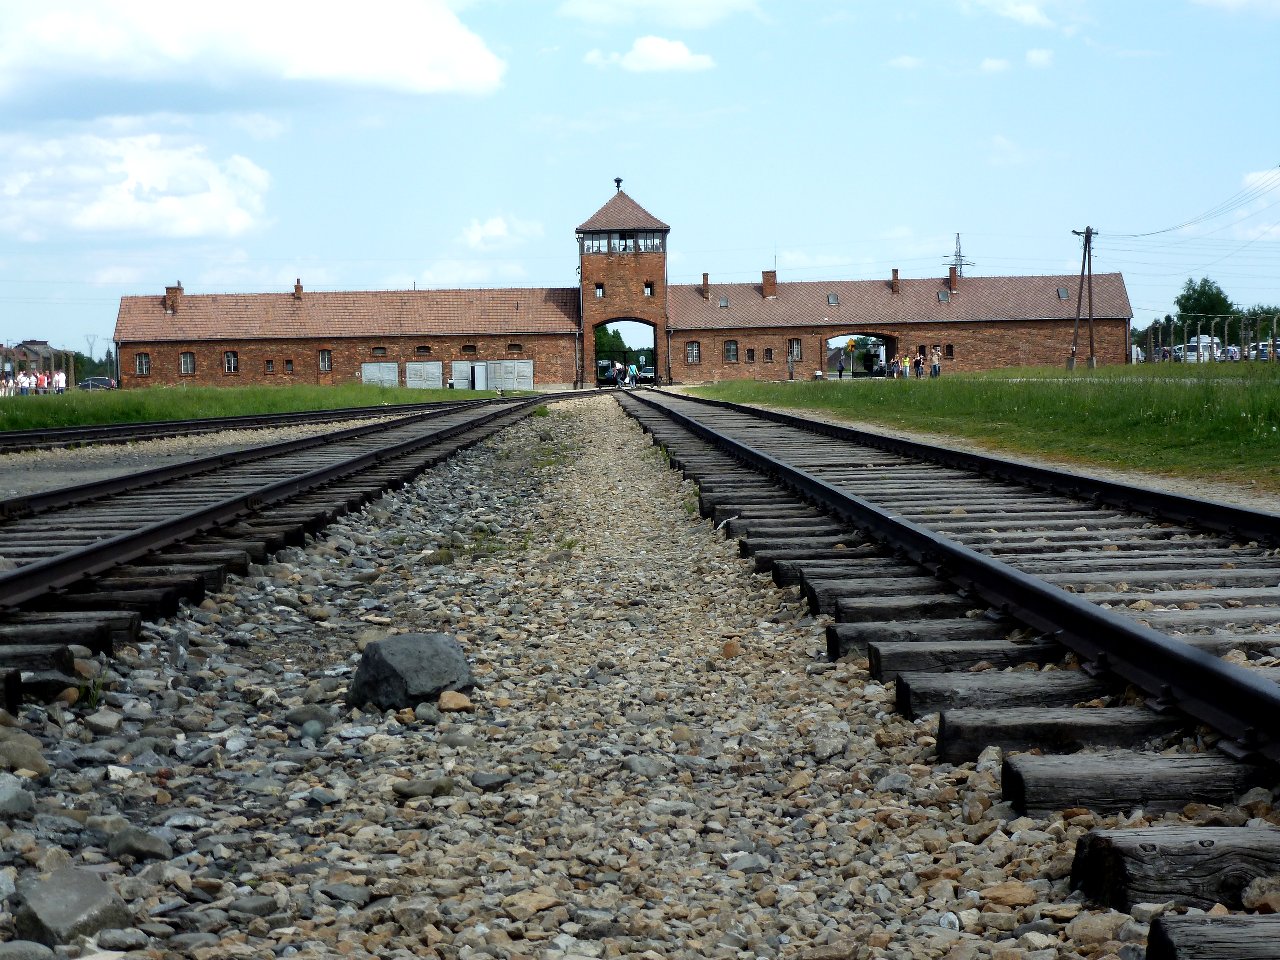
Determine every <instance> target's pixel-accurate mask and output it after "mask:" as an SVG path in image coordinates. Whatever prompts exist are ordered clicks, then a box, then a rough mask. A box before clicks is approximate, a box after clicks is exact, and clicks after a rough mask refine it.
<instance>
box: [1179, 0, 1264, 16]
mask: <svg viewBox="0 0 1280 960" xmlns="http://www.w3.org/2000/svg"><path fill="white" fill-rule="evenodd" d="M1191 2H1192V3H1196V4H1199V5H1200V6H1202V7H1217V8H1218V9H1220V10H1228V11H1230V12H1231V13H1265V14H1269V15H1270V16H1273V17H1274V16H1280V0H1191Z"/></svg>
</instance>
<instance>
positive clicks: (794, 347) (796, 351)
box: [787, 337, 804, 360]
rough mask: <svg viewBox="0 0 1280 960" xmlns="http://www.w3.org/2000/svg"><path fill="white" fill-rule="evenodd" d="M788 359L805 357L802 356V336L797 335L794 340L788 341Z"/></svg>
mask: <svg viewBox="0 0 1280 960" xmlns="http://www.w3.org/2000/svg"><path fill="white" fill-rule="evenodd" d="M787 359H788V360H802V359H804V358H803V357H801V356H800V338H799V337H796V338H794V339H792V340H788V341H787Z"/></svg>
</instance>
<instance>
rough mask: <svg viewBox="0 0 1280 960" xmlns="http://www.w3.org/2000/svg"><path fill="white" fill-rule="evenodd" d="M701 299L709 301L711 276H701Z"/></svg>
mask: <svg viewBox="0 0 1280 960" xmlns="http://www.w3.org/2000/svg"><path fill="white" fill-rule="evenodd" d="M702 299H703V300H710V299H711V274H709V273H704V274H703V275H702Z"/></svg>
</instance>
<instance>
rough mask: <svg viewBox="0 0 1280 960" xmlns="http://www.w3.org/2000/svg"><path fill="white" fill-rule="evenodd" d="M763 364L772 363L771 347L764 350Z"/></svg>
mask: <svg viewBox="0 0 1280 960" xmlns="http://www.w3.org/2000/svg"><path fill="white" fill-rule="evenodd" d="M764 362H765V363H773V347H765V348H764Z"/></svg>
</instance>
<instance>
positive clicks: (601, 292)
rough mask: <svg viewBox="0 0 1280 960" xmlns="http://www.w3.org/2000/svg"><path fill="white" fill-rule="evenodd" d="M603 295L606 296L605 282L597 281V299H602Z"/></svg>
mask: <svg viewBox="0 0 1280 960" xmlns="http://www.w3.org/2000/svg"><path fill="white" fill-rule="evenodd" d="M603 297H604V284H603V283H597V284H596V299H597V300H600V299H602V298H603Z"/></svg>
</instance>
